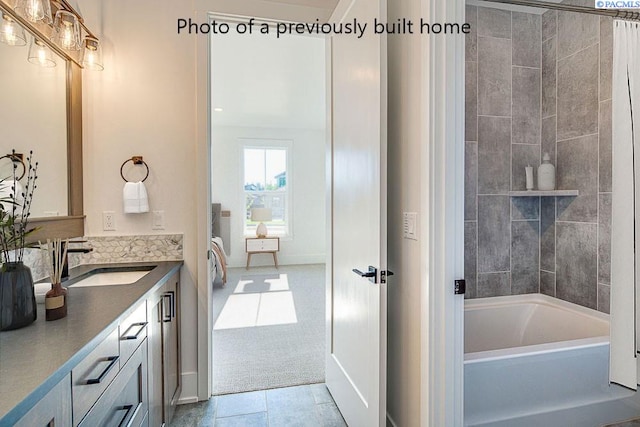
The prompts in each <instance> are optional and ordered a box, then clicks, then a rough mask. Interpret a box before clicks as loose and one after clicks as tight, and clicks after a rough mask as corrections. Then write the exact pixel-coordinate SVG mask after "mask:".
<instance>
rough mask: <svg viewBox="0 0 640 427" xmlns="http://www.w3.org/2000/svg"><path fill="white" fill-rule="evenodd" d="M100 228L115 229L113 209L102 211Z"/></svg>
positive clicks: (105, 229)
mask: <svg viewBox="0 0 640 427" xmlns="http://www.w3.org/2000/svg"><path fill="white" fill-rule="evenodd" d="M102 230H104V231H116V213H115V212H113V211H104V212H102Z"/></svg>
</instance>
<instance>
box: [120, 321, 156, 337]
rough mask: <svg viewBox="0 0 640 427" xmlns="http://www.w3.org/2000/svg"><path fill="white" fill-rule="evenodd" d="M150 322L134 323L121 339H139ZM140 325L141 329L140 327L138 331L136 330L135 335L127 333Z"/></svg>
mask: <svg viewBox="0 0 640 427" xmlns="http://www.w3.org/2000/svg"><path fill="white" fill-rule="evenodd" d="M148 323H149V322H139V323H132V324H131V325H130V326H129V327H128V328H127V330H126V331H124V335H122V337H120V339H121V340H137V339H138V338H140V334H141V333H142V331H144V328H145V327H146V326H147V324H148ZM136 326H137V327H139V328H140V329H138V332H136V333H135V334H133V335H127V332H129V331H130V330H131V329H133V328H135V327H136Z"/></svg>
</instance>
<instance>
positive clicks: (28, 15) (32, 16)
mask: <svg viewBox="0 0 640 427" xmlns="http://www.w3.org/2000/svg"><path fill="white" fill-rule="evenodd" d="M15 10H16V12H18V14H19V15H20V16H22V17H24V18H25V19H27V20H29V21H31V22H38V21H42V22H44V23H46V24H51V23H52V22H53V19H52V18H51V3H49V0H18V1H17V3H16V6H15Z"/></svg>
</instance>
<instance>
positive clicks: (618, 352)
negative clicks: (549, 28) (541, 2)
mask: <svg viewBox="0 0 640 427" xmlns="http://www.w3.org/2000/svg"><path fill="white" fill-rule="evenodd" d="M612 109H613V122H612V128H613V139H612V141H613V142H612V144H613V147H612V150H613V153H612V155H613V171H612V185H613V194H612V202H611V203H612V217H611V218H612V221H611V295H610V301H611V307H610V312H611V317H610V320H611V360H610V363H611V367H610V380H611V382H614V383H617V384H620V385H623V386H625V387H627V388H630V389H633V390H637V385H638V365H637V362H638V360H637V359H636V355H637V351H638V350H640V348H639V347H638V346H639V343H640V340H638V335H637V334H638V331H640V328H638V324H637V320H636V319H638V318H640V313H638V311H637V310H638V309H639V308H640V304H638V301H637V298H638V296H640V25H639V24H637V23H632V22H627V21H615V22H614V29H613V99H612Z"/></svg>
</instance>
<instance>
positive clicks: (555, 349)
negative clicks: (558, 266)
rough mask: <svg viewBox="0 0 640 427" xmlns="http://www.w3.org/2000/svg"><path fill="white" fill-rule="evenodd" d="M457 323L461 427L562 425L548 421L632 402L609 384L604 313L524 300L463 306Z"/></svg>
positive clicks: (534, 297) (542, 298)
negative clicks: (461, 339)
mask: <svg viewBox="0 0 640 427" xmlns="http://www.w3.org/2000/svg"><path fill="white" fill-rule="evenodd" d="M464 321H465V355H464V411H465V412H464V413H465V415H464V416H465V425H469V426H474V425H478V426H479V425H486V426H489V425H495V426H502V425H505V426H511V425H518V426H520V425H548V426H553V425H569V424H563V422H561V421H557V424H555V422H556V421H553V420H554V419H555V420H560V418H557V417H556V418H553V417H551V416H550V415H549V414H554V413H557V414H562V413H570V412H571V410H572V409H571V408H578V407H581V408H584V407H585V406H586V407H593V408H596V407H597V405H598V404H602V403H603V402H611V401H620V399H625V398H633V397H634V393H633V392H631V391H629V390H627V389H624V388H622V387H619V386H615V385H612V386H610V385H609V316H608V315H607V314H604V313H600V312H597V311H595V310H591V309H588V308H585V307H581V306H578V305H575V304H571V303H568V302H565V301H562V300H559V299H556V298H551V297H548V296H546V295H542V294H530V295H517V296H506V297H494V298H481V299H473V300H466V301H465V319H464ZM625 402H626V401H625ZM632 406H634V405H632ZM625 408H626V403H625ZM637 410H638V409H637V408H631V409H630V411H628V413H629V414H634V413H635V412H637ZM602 411H603V409H602V408H600V409H599V410H598V411H597V413H601V412H602ZM615 411H616V412H618V414H617V416H619V417H620V418H615V419H622V417H623V416H624V415H623V414H620V413H619V411H620V409H619V408H617V409H615ZM588 412H589V411H586V410H584V409H582V410H580V411H577V412H576V413H583V414H587V413H588ZM626 414H627V412H625V415H626ZM545 417H547V418H545ZM549 417H551V418H549ZM573 417H575V415H573V416H569V417H568V418H567V419H569V420H572V419H575V418H573ZM601 418H602V419H606V417H604V416H603V417H601ZM543 419H544V420H545V421H544V422H545V424H540V422H542V420H543ZM615 419H614V420H615ZM527 420H529V422H527ZM588 420H589V421H592V418H588ZM599 422H600V421H597V422H596V421H594V423H595V424H594V425H601V424H599ZM576 425H578V424H576ZM583 425H588V424H583Z"/></svg>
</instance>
